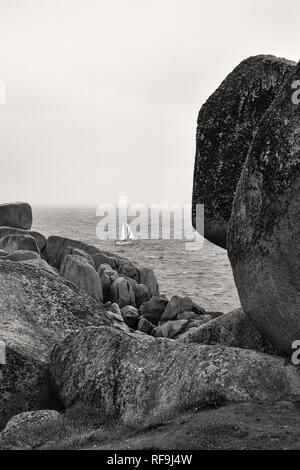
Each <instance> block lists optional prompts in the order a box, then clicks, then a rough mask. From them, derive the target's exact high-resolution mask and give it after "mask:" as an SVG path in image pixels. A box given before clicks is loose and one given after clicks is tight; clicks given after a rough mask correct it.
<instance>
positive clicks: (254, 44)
mask: <svg viewBox="0 0 300 470" xmlns="http://www.w3.org/2000/svg"><path fill="white" fill-rule="evenodd" d="M299 16H300V3H299V1H298V0H286V1H285V2H283V1H282V0H280V1H277V0H226V1H225V0H218V1H216V0H0V45H1V47H0V79H2V80H5V81H6V84H7V104H6V105H1V106H0V126H1V132H0V147H1V197H0V201H1V202H7V201H10V200H24V201H28V202H31V203H33V204H37V203H39V204H44V203H48V204H53V205H56V204H90V203H92V204H98V203H99V204H100V203H102V202H117V198H118V196H119V195H127V196H128V197H129V201H130V202H146V203H150V202H153V203H157V202H169V203H172V202H174V203H175V202H180V203H186V202H190V200H191V192H192V176H193V163H194V151H195V131H196V120H197V114H198V111H199V108H200V106H201V104H202V103H203V102H204V101H205V100H206V99H207V97H208V96H209V95H210V94H211V93H212V92H213V91H214V90H215V88H216V87H217V86H218V85H219V83H220V82H221V81H222V80H223V79H224V78H225V76H226V75H227V74H228V73H229V72H230V71H231V70H232V69H233V68H234V67H235V66H236V65H237V64H238V63H239V62H240V61H241V60H242V59H244V58H246V57H248V56H250V55H255V54H262V53H263V54H264V53H265V54H269V53H270V54H274V55H277V56H281V57H286V58H288V59H294V60H297V59H298V53H299V42H300V41H299Z"/></svg>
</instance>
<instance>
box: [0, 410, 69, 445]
mask: <svg viewBox="0 0 300 470" xmlns="http://www.w3.org/2000/svg"><path fill="white" fill-rule="evenodd" d="M60 417H61V414H60V413H59V412H58V411H56V410H35V411H25V412H24V413H20V414H18V415H15V416H13V417H12V418H11V419H10V420H9V422H8V423H7V425H6V426H5V428H4V429H3V431H2V432H1V434H0V440H1V438H3V437H7V436H8V435H12V436H13V437H14V438H15V439H17V436H18V435H20V436H22V435H24V433H26V431H27V429H30V427H32V426H36V425H41V424H43V425H44V424H51V423H53V422H54V421H57V420H58V419H59V418H60Z"/></svg>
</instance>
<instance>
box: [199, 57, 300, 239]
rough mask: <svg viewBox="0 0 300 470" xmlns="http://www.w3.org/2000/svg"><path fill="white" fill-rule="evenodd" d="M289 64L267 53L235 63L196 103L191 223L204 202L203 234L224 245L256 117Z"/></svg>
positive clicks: (287, 72)
mask: <svg viewBox="0 0 300 470" xmlns="http://www.w3.org/2000/svg"><path fill="white" fill-rule="evenodd" d="M294 68H295V64H294V62H290V61H287V60H285V59H279V58H276V57H273V56H263V55H260V56H256V57H250V58H249V59H246V60H244V61H243V62H242V63H241V64H239V65H238V66H237V67H236V68H235V69H234V70H233V72H231V73H230V74H229V75H228V77H227V78H226V79H225V80H224V81H223V82H222V84H221V85H220V86H219V88H218V89H217V90H216V91H215V92H214V93H213V94H212V96H211V97H210V98H209V99H208V100H207V101H206V103H205V104H204V105H203V106H202V108H201V110H200V113H199V117H198V127H197V136H196V157H195V170H194V189H193V224H194V227H195V223H196V218H195V216H196V214H195V210H196V204H204V207H205V220H204V234H205V238H207V239H208V240H210V241H211V242H213V243H215V244H217V245H219V246H221V247H222V248H225V247H226V232H227V226H228V222H229V219H230V214H231V206H232V201H233V197H234V194H235V190H236V186H237V183H238V180H239V177H240V174H241V171H242V167H243V164H244V161H245V159H246V157H247V154H248V150H249V148H250V145H251V142H252V139H253V136H254V135H255V132H256V131H257V129H258V126H259V123H260V120H261V118H262V116H263V115H264V113H265V112H266V111H267V109H268V108H269V106H270V105H271V104H272V102H273V100H274V99H275V98H276V96H277V95H278V93H279V91H280V89H281V87H282V86H283V84H284V82H285V80H286V79H287V78H288V77H289V76H290V75H291V73H292V72H293V70H294Z"/></svg>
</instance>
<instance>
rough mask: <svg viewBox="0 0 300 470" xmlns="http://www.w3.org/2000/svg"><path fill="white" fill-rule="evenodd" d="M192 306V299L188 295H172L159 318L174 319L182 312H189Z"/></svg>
mask: <svg viewBox="0 0 300 470" xmlns="http://www.w3.org/2000/svg"><path fill="white" fill-rule="evenodd" d="M192 308H193V301H192V299H191V298H190V297H181V296H179V295H173V296H172V297H171V299H170V301H169V303H168V305H167V306H166V309H165V311H164V312H163V314H162V316H161V320H164V321H167V320H175V318H176V317H177V316H178V315H179V314H180V313H183V312H190V311H192Z"/></svg>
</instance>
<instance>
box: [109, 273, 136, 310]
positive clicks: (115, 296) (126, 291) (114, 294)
mask: <svg viewBox="0 0 300 470" xmlns="http://www.w3.org/2000/svg"><path fill="white" fill-rule="evenodd" d="M110 300H111V301H112V302H115V303H116V304H118V305H119V307H120V308H121V309H122V308H123V307H126V306H127V305H132V306H133V307H135V296H134V292H133V289H132V286H131V283H130V282H129V281H128V279H125V278H124V277H118V278H117V279H116V280H115V281H113V283H112V284H111V286H110Z"/></svg>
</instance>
